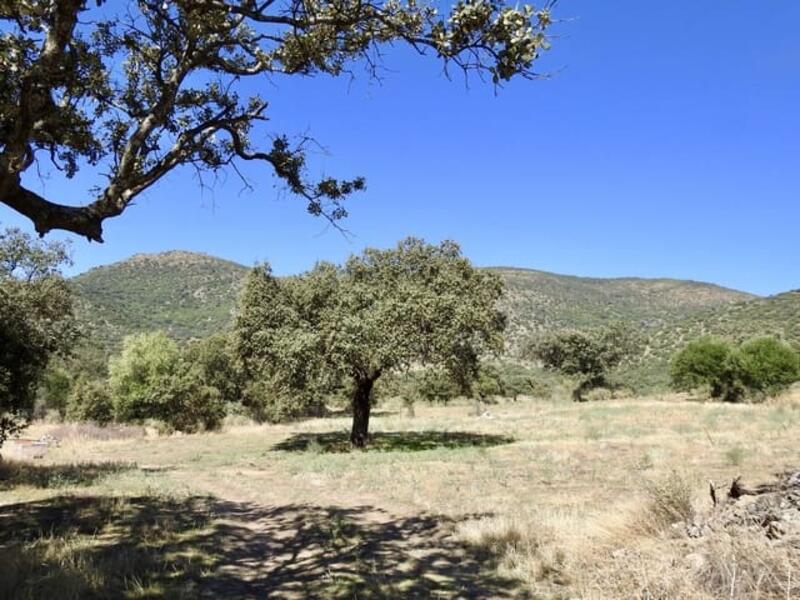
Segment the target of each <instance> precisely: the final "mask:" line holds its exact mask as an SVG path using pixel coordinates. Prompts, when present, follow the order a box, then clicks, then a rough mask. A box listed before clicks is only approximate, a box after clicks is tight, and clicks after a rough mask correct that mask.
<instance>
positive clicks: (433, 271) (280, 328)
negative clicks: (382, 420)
mask: <svg viewBox="0 0 800 600" xmlns="http://www.w3.org/2000/svg"><path fill="white" fill-rule="evenodd" d="M502 290H503V288H502V283H501V281H500V279H499V278H498V277H496V276H495V275H493V274H491V273H488V272H484V271H480V270H478V269H475V268H474V267H473V266H472V265H471V264H470V262H469V261H468V260H467V259H466V258H464V257H463V256H462V255H461V251H460V248H459V247H458V245H457V244H455V243H453V242H444V243H442V244H440V245H430V244H426V243H425V242H423V241H422V240H418V239H413V238H410V239H407V240H404V241H402V242H400V244H398V246H397V247H396V248H394V249H390V250H377V249H367V250H365V251H364V252H363V253H362V254H360V255H358V256H352V257H350V259H349V260H348V261H347V262H346V263H345V264H344V265H343V266H335V265H332V264H329V263H320V264H318V265H317V266H316V267H315V268H314V269H313V270H312V271H310V272H308V273H306V274H305V275H302V276H299V277H294V278H287V279H277V278H275V277H273V276H272V275H271V273H270V271H269V269H266V268H259V269H256V270H254V271H253V272H252V273H251V274H250V276H249V279H248V282H247V284H246V287H245V291H244V294H243V296H242V304H241V307H240V313H239V316H238V319H237V324H236V333H237V340H238V342H237V348H238V353H239V355H240V357H241V358H242V360H243V363H244V364H245V366H246V368H247V369H248V370H249V371H250V373H251V375H252V374H253V373H266V374H267V375H268V376H269V378H270V379H271V381H273V382H274V384H275V387H276V388H278V389H279V390H282V391H284V392H286V393H287V394H288V395H290V396H292V397H297V398H298V400H297V401H298V402H299V401H301V400H300V399H299V398H302V394H304V393H305V394H308V395H309V396H310V397H311V399H313V397H315V396H318V395H319V394H321V393H324V392H325V391H329V390H332V389H334V388H335V386H337V385H338V384H339V382H341V381H342V380H345V381H349V383H350V385H351V386H352V398H353V411H354V419H353V430H352V433H351V441H352V442H353V444H355V445H357V446H362V445H364V444H365V443H366V441H367V437H368V425H369V411H370V406H371V401H372V388H373V385H374V384H375V381H376V380H377V379H378V378H379V377H380V376H381V375H383V374H385V373H387V372H390V371H393V370H394V371H398V370H405V369H411V368H414V367H419V366H424V365H435V366H440V367H441V368H443V369H446V370H447V371H448V372H449V373H450V376H451V377H453V379H454V380H455V381H458V382H460V383H461V384H462V385H465V386H466V385H468V384H469V382H470V380H471V379H472V378H473V377H474V376H475V375H476V373H477V368H478V365H479V359H480V357H481V355H483V354H485V353H488V352H494V351H500V350H501V349H502V343H503V342H502V331H503V328H504V326H505V318H504V316H503V315H502V314H501V313H500V312H499V311H498V310H497V308H496V302H497V301H498V299H499V298H500V296H501V294H502Z"/></svg>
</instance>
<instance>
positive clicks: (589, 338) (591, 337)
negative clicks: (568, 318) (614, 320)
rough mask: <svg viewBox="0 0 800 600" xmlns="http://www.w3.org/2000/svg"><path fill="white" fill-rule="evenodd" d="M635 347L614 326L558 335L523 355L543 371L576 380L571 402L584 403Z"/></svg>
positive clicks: (624, 331) (621, 329) (626, 332)
mask: <svg viewBox="0 0 800 600" xmlns="http://www.w3.org/2000/svg"><path fill="white" fill-rule="evenodd" d="M635 346H636V345H635V341H634V338H633V336H632V335H631V333H630V331H629V330H628V329H626V328H625V327H622V326H614V327H606V328H600V329H596V330H591V331H562V332H558V333H555V334H552V335H550V336H547V337H545V338H543V339H539V340H535V341H534V342H532V343H531V344H530V345H529V346H528V348H527V351H526V352H527V354H528V355H529V356H531V357H533V358H537V359H539V360H540V361H541V362H542V364H543V365H544V367H545V368H546V369H553V370H556V371H559V372H561V373H563V374H564V375H568V376H577V377H579V378H580V382H579V383H578V386H577V387H576V388H575V390H574V391H573V392H572V399H573V400H574V401H576V402H585V401H586V398H585V394H586V393H587V392H589V391H590V390H592V389H595V388H597V387H601V386H603V385H605V383H606V376H607V374H608V371H609V370H610V369H612V368H613V367H616V366H617V365H619V364H620V363H622V362H623V361H624V360H626V359H627V358H628V357H630V356H631V355H632V354H633V352H634V350H635Z"/></svg>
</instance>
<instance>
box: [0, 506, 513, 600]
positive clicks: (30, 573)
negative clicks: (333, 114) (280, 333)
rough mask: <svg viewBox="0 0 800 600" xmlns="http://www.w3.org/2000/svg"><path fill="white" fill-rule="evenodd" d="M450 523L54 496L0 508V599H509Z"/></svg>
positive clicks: (367, 512) (333, 511)
mask: <svg viewBox="0 0 800 600" xmlns="http://www.w3.org/2000/svg"><path fill="white" fill-rule="evenodd" d="M453 525H454V522H453V521H449V520H446V519H440V518H435V517H432V516H427V515H419V516H414V517H406V518H397V517H393V516H392V515H390V514H388V513H386V512H384V511H382V510H380V509H376V508H373V507H370V506H362V507H355V508H346V509H343V508H334V507H321V506H309V505H288V506H280V507H269V508H267V507H261V506H257V505H253V504H242V503H233V502H225V501H217V500H214V499H211V498H208V497H189V498H185V499H172V500H171V499H167V498H162V497H152V496H148V497H138V498H110V497H57V498H51V499H48V500H45V501H38V502H26V503H20V504H13V505H6V506H2V507H0V597H3V598H9V599H14V598H30V597H35V598H49V597H54V598H55V597H58V598H62V599H65V600H68V599H70V598H92V597H94V598H98V597H99V598H111V597H122V596H126V597H127V596H128V595H136V597H154V596H159V597H169V598H332V599H336V598H343V599H344V598H360V599H364V600H367V599H377V598H434V597H436V598H439V597H441V598H475V599H477V598H511V597H515V598H520V597H525V596H521V595H520V591H519V589H518V585H517V584H516V582H514V581H512V580H509V579H506V578H502V577H499V576H498V575H497V574H496V573H495V572H494V570H493V569H494V567H495V565H494V563H493V562H492V559H491V557H490V556H488V555H486V554H480V553H476V552H475V551H474V550H471V549H469V548H467V547H465V546H463V545H460V544H458V543H457V542H455V541H454V539H453V537H452V536H451V535H449V532H450V530H451V529H452V526H453Z"/></svg>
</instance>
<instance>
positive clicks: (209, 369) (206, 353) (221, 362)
mask: <svg viewBox="0 0 800 600" xmlns="http://www.w3.org/2000/svg"><path fill="white" fill-rule="evenodd" d="M183 360H184V361H185V362H186V363H187V364H189V365H192V368H194V369H198V371H199V376H200V378H201V379H202V381H203V384H204V385H207V386H210V387H213V388H216V389H217V390H219V393H220V394H221V395H222V398H223V400H225V402H228V403H234V402H240V401H241V399H242V388H243V386H244V374H243V373H242V369H241V367H240V366H239V365H238V364H237V361H236V359H235V355H234V352H233V348H232V343H231V340H230V339H229V337H228V336H227V335H224V334H217V335H212V336H210V337H207V338H205V339H202V340H197V341H194V342H191V343H190V344H189V345H188V346H187V347H186V350H185V351H184V353H183Z"/></svg>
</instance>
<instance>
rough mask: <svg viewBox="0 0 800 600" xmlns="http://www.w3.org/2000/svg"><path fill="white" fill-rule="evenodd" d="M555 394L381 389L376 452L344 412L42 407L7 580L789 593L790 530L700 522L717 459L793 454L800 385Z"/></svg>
mask: <svg viewBox="0 0 800 600" xmlns="http://www.w3.org/2000/svg"><path fill="white" fill-rule="evenodd" d="M557 396H558V397H556V398H553V399H551V400H542V399H532V398H525V399H520V400H518V401H517V402H512V401H499V402H498V403H497V404H493V405H491V406H490V407H489V410H488V413H486V412H484V413H483V416H475V414H474V410H473V406H472V405H471V403H464V402H463V401H459V402H455V403H453V404H451V405H448V406H437V405H428V404H421V405H418V406H417V407H416V408H415V413H416V416H414V417H409V416H406V414H405V408H404V407H403V405H402V404H401V403H399V402H395V401H391V402H387V403H385V404H383V405H381V406H380V407H379V408H378V409H376V411H375V414H374V415H373V423H372V431H373V443H372V444H371V445H370V446H369V447H368V448H367V449H366V450H364V451H351V450H350V447H349V443H348V429H349V421H348V418H347V416H346V415H343V416H337V415H332V416H328V417H325V418H316V419H309V420H304V421H301V422H295V423H290V424H277V425H255V424H247V423H243V422H242V423H240V424H232V423H235V420H234V419H231V418H229V419H228V424H226V425H225V427H224V428H223V430H222V431H221V432H219V433H201V434H192V435H179V436H175V435H172V436H159V435H156V434H155V433H154V432H152V431H151V432H149V433H146V432H144V431H143V430H141V429H138V430H137V429H135V428H128V429H122V430H114V429H100V428H94V427H90V426H80V427H77V426H70V427H65V426H60V425H44V424H37V425H35V426H34V428H33V429H32V430H31V431H30V435H33V436H39V435H43V434H46V433H51V434H55V435H58V436H59V437H60V438H61V444H60V446H59V447H57V448H53V449H51V450H50V451H49V453H48V455H47V456H46V457H45V458H44V459H42V460H40V461H37V462H35V463H20V462H15V461H12V460H5V461H4V462H3V463H2V469H3V478H2V484H1V485H2V491H0V498H1V499H2V507H0V521H2V524H3V527H2V532H3V534H2V535H3V540H2V547H1V549H0V553H2V554H3V560H2V561H0V564H1V565H2V569H3V573H2V577H0V581H2V585H3V588H2V591H0V595H3V596H4V597H19V598H25V597H54V596H52V594H54V593H56V592H57V593H58V597H62V598H84V597H92V596H100V597H104V596H105V597H108V596H121V595H126V596H127V597H153V596H160V595H163V596H166V597H187V598H188V597H198V596H199V597H204V596H210V597H260V596H264V595H269V594H272V595H273V596H274V597H280V598H294V597H296V598H302V597H329V598H354V597H358V598H397V597H421V598H427V597H431V598H434V597H451V598H456V597H471V598H506V597H519V598H524V597H531V598H574V597H578V598H620V599H622V598H667V597H672V598H674V597H687V598H719V597H725V598H755V597H760V598H787V597H788V598H793V597H797V594H798V587H797V586H798V582H797V579H796V573H797V568H798V562H797V560H798V559H797V549H796V547H792V546H790V545H788V544H789V543H790V542H789V541H787V540H786V539H784V538H776V539H770V538H769V537H767V534H766V530H764V529H762V528H761V527H760V526H756V527H755V528H753V527H745V526H737V527H739V528H738V529H736V528H735V527H734V526H733V525H731V526H730V527H727V526H726V527H724V528H723V527H722V526H720V527H718V528H715V529H714V531H713V532H711V531H709V530H705V529H703V526H702V524H704V523H706V522H707V521H708V520H709V519H713V518H714V515H715V514H717V513H719V512H720V509H717V510H716V511H715V510H714V509H713V507H712V504H711V500H710V498H709V495H708V483H707V480H709V479H711V480H713V481H715V482H716V483H717V484H723V483H727V482H729V481H730V480H731V479H732V478H733V477H734V476H736V475H738V474H741V475H743V478H744V480H745V481H747V482H758V481H762V480H765V479H769V477H770V474H771V473H772V472H773V471H776V470H779V469H781V468H783V467H785V466H791V465H794V464H796V439H797V436H798V434H800V396H798V390H794V391H793V392H792V393H790V394H788V395H786V396H784V397H783V398H782V399H781V400H780V401H771V402H769V403H767V404H759V405H752V404H723V403H720V404H715V403H701V402H693V401H688V400H687V399H686V398H682V397H674V396H670V397H664V398H642V399H629V400H612V401H607V402H590V403H586V404H576V403H573V402H571V401H570V390H569V388H563V389H560V390H558V392H557ZM109 438H110V439H109ZM693 527H698V528H699V529H698V531H700V533H702V535H699V534H698V532H697V531H695V529H693ZM789 539H790V540H791V539H792V538H789ZM794 543H796V538H794Z"/></svg>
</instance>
